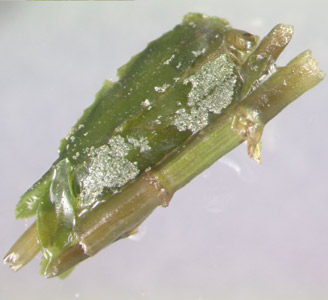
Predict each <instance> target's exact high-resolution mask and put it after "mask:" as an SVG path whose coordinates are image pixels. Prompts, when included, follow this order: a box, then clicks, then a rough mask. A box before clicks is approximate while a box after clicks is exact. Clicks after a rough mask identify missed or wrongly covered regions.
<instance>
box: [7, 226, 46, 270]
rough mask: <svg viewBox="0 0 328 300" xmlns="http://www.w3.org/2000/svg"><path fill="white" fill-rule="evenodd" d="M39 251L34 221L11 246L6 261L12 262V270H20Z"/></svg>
mask: <svg viewBox="0 0 328 300" xmlns="http://www.w3.org/2000/svg"><path fill="white" fill-rule="evenodd" d="M39 251H40V246H39V244H38V239H37V230H36V222H34V223H33V224H32V225H31V226H30V227H29V228H28V229H27V230H26V231H25V232H24V234H23V235H22V236H21V237H20V238H19V239H18V240H17V242H16V243H15V244H14V245H13V246H12V247H11V249H10V250H9V252H8V253H7V255H6V256H5V258H4V263H7V264H10V268H11V269H12V270H14V271H18V270H19V269H20V268H22V267H23V266H25V265H26V264H27V263H29V262H30V261H31V260H32V259H33V258H34V256H35V255H37V253H38V252H39Z"/></svg>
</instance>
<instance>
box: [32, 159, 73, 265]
mask: <svg viewBox="0 0 328 300" xmlns="http://www.w3.org/2000/svg"><path fill="white" fill-rule="evenodd" d="M73 184H74V181H73V177H72V173H71V165H70V163H69V161H68V160H67V159H64V160H62V161H60V162H59V163H58V164H57V165H56V167H55V168H54V172H53V178H52V182H51V185H50V190H49V196H48V197H45V198H44V199H42V200H41V203H40V207H39V209H38V215H37V227H38V236H39V243H40V246H41V249H42V251H43V252H44V254H45V259H46V261H51V260H52V259H54V258H55V257H56V256H57V255H58V253H59V252H60V251H61V250H62V249H63V248H65V246H67V245H68V244H69V243H70V242H72V240H73V239H74V235H73V228H74V225H75V222H76V207H77V201H76V197H75V195H74V193H73Z"/></svg>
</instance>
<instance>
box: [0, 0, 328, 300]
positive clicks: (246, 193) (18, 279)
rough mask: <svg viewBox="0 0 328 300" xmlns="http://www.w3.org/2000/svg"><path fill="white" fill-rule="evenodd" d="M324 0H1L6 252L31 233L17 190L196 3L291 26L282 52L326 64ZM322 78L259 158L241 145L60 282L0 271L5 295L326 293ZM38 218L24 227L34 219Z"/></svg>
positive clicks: (0, 216)
mask: <svg viewBox="0 0 328 300" xmlns="http://www.w3.org/2000/svg"><path fill="white" fill-rule="evenodd" d="M327 8H328V5H327V2H326V1H324V0H322V1H319V0H312V1H305V0H298V1H287V0H283V1H282V0H279V1H278V0H276V1H268V2H266V1H255V0H253V1H237V0H230V1H214V0H213V1H210V0H202V1H200V0H198V1H168V0H166V1H134V2H107V3H105V2H98V3H96V2H84V3H82V2H72V3H67V2H65V3H26V2H25V3H24V2H21V3H0V138H1V147H0V157H1V168H0V176H1V180H0V190H1V197H0V201H1V202H0V203H1V211H0V226H1V235H0V240H1V242H0V245H1V246H0V249H1V251H0V253H1V255H2V256H4V255H5V253H6V251H7V250H8V249H9V247H10V246H11V244H12V243H13V242H14V241H15V239H16V238H17V237H18V236H19V235H20V234H21V233H22V232H23V231H24V229H25V226H26V222H25V221H24V220H23V221H16V220H15V219H14V209H15V205H16V203H17V201H18V199H19V197H20V195H21V194H22V193H23V192H24V191H25V190H26V189H27V188H29V187H30V186H31V185H32V184H33V183H34V182H35V181H36V180H37V179H38V178H39V177H40V176H41V175H42V174H43V172H45V171H46V170H47V168H48V167H49V166H50V164H51V163H52V162H53V161H54V160H55V159H56V156H57V152H56V149H57V148H58V145H59V141H60V139H61V138H62V137H64V136H65V135H66V134H67V132H68V131H69V129H70V127H71V126H72V125H73V124H74V123H75V121H76V119H77V118H78V117H79V116H80V115H81V114H82V111H83V109H84V108H86V107H87V106H88V105H90V104H91V103H92V101H93V99H94V95H95V93H96V92H97V91H98V90H99V89H100V87H101V85H102V82H103V81H104V80H105V79H106V78H112V79H115V78H116V75H115V72H116V69H117V68H118V67H119V66H121V65H122V64H124V63H126V62H127V61H128V60H129V59H130V57H131V56H132V55H134V54H136V53H138V52H139V51H141V50H142V49H143V48H144V47H145V46H146V44H147V42H149V41H151V40H153V39H155V38H157V37H159V36H160V35H161V34H162V33H164V32H166V31H167V30H169V29H171V28H172V27H173V26H174V25H176V24H177V23H179V22H180V21H181V19H182V16H183V15H184V14H186V13H187V12H189V11H195V12H202V13H205V14H209V15H216V16H220V17H223V18H226V19H228V20H229V21H230V22H231V24H232V25H233V26H235V27H237V28H240V29H245V30H248V31H249V32H252V33H255V34H258V35H260V36H263V35H264V34H266V33H267V32H268V31H269V30H270V29H271V28H272V27H273V26H274V25H275V24H277V23H279V22H285V23H287V24H294V25H295V35H294V39H293V41H292V42H291V44H290V45H289V46H288V48H287V49H286V52H285V53H284V54H283V55H282V57H281V59H280V64H285V63H286V62H288V61H289V60H290V59H291V58H293V57H294V56H296V55H297V54H299V53H300V52H302V51H303V50H305V49H307V48H310V49H312V50H313V52H314V55H315V57H316V58H317V59H318V60H319V62H320V65H321V67H322V68H323V69H324V70H325V71H327V70H328V58H327V47H328V36H327V29H328V21H327V15H326V12H327ZM326 98H327V80H325V81H324V82H322V83H321V84H320V85H319V86H317V87H316V88H315V89H313V90H312V91H310V92H308V93H307V94H305V95H303V96H302V97H301V99H299V100H298V101H296V102H295V103H294V104H292V105H291V106H290V107H288V108H287V109H286V110H285V111H284V112H282V113H281V114H280V115H279V116H278V117H276V118H275V119H274V120H273V121H272V122H271V123H270V124H268V125H267V127H266V129H265V132H264V136H263V164H262V165H257V164H256V163H255V162H254V161H252V160H250V159H249V158H248V157H247V154H246V149H245V145H242V146H240V147H239V148H237V149H236V150H234V151H233V152H231V153H230V154H228V155H227V156H226V157H224V158H223V159H222V160H221V161H219V162H217V163H216V164H215V165H213V166H212V167H211V168H210V169H208V170H207V171H206V172H204V173H203V174H202V175H200V176H199V177H198V178H196V179H195V180H194V181H193V182H192V183H191V184H189V185H188V186H187V187H186V188H184V189H183V190H181V191H179V192H178V193H177V194H176V195H175V197H174V198H173V200H172V202H171V205H170V206H169V207H168V208H166V209H162V208H159V209H157V210H156V211H155V212H154V214H153V215H152V216H151V217H150V218H149V219H148V220H147V221H146V222H145V223H144V224H143V225H142V226H141V228H140V233H139V235H138V236H136V238H135V239H134V240H131V239H126V240H123V241H120V242H118V243H116V244H114V245H112V246H111V247H109V248H107V249H105V250H103V251H102V252H101V253H99V254H98V255H97V256H96V257H94V258H92V259H89V260H87V261H85V262H83V263H82V264H81V265H80V266H78V268H77V269H76V270H75V271H74V272H73V274H72V275H71V276H70V277H69V278H67V279H66V280H64V281H61V280H59V279H51V280H46V279H44V278H43V277H41V276H40V275H39V274H38V271H39V262H40V257H38V258H37V259H35V260H34V261H33V262H32V263H31V264H30V265H28V266H26V267H25V268H23V269H22V270H21V271H20V272H18V273H13V272H12V271H10V270H9V269H8V268H7V266H1V265H0V298H1V299H3V300H9V299H10V300H12V299H26V300H30V299H51V300H52V299H83V300H84V299H100V300H101V299H115V300H118V299H129V300H130V299H131V300H132V299H137V300H139V299H145V300H148V299H155V300H162V299H179V300H183V299H195V300H200V299H202V300H205V299H206V300H207V299H226V300H230V299H252V300H253V299H266V300H271V299H301V300H305V299H328V284H327V280H328V237H327V233H328V218H327V217H328V197H327V195H328V184H327V177H328V176H327V168H328V163H327V138H326V135H327V128H328V119H327V109H328V105H327V99H326ZM27 223H28V224H30V221H28V222H27Z"/></svg>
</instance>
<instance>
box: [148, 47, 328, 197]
mask: <svg viewBox="0 0 328 300" xmlns="http://www.w3.org/2000/svg"><path fill="white" fill-rule="evenodd" d="M323 77H324V74H323V72H322V71H321V70H320V69H319V68H318V66H317V62H316V61H315V59H314V58H313V57H312V55H311V52H310V51H305V52H303V53H302V54H300V55H299V56H297V57H296V58H295V59H293V60H292V61H291V62H290V63H289V64H288V65H287V66H286V67H283V68H281V69H280V70H279V71H277V72H276V73H275V74H274V75H272V76H271V77H270V78H269V79H268V80H267V81H266V82H265V83H263V85H262V86H260V87H259V88H258V89H257V90H256V91H255V92H253V93H252V94H250V95H249V96H247V97H246V98H245V99H244V100H243V101H242V102H241V103H237V104H236V105H234V106H233V107H231V108H230V109H228V110H227V111H226V112H225V114H224V115H223V116H222V117H221V118H219V119H218V120H217V121H216V122H215V123H212V124H210V125H209V126H207V127H206V128H205V129H204V130H202V131H201V132H199V133H198V134H196V135H194V136H192V137H191V139H189V141H188V142H187V143H186V144H185V145H184V146H183V149H180V150H179V151H177V152H175V153H173V154H172V155H170V156H169V157H167V158H166V159H165V160H164V161H163V162H162V163H161V164H160V165H159V167H158V168H157V169H155V170H154V175H155V176H157V177H158V178H159V182H160V183H161V185H162V186H164V187H165V189H167V190H168V191H170V192H171V193H174V192H175V191H177V190H178V189H180V188H182V187H183V186H185V185H186V184H187V183H188V182H189V181H190V180H192V179H193V178H194V177H196V176H197V175H198V174H200V173H201V172H203V171H204V170H205V169H206V168H208V167H209V166H210V165H212V164H213V163H214V162H215V161H217V160H218V159H219V158H220V157H222V156H223V155H224V154H226V153H228V152H229V151H231V150H232V149H233V148H235V147H236V146H238V145H239V144H240V143H242V142H243V141H245V140H248V143H249V145H248V146H249V155H250V156H251V157H254V158H257V155H259V154H257V153H254V152H255V151H256V150H255V149H256V144H258V143H259V142H260V137H261V134H262V130H263V126H264V125H265V124H266V123H267V122H268V121H270V120H271V119H272V118H273V117H274V116H276V115H277V114H278V113H279V112H280V111H281V110H283V109H284V108H285V107H286V106H287V105H288V104H290V103H292V102H293V101H294V100H295V99H296V98H297V97H299V96H300V95H301V94H303V93H304V92H305V91H307V90H308V89H310V88H312V87H313V86H315V85H316V84H317V83H319V82H320V81H321V80H322V79H323ZM236 123H237V124H236Z"/></svg>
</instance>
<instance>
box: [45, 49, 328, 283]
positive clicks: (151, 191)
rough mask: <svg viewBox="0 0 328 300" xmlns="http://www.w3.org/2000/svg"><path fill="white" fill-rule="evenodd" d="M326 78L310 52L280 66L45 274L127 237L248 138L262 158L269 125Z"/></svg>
mask: <svg viewBox="0 0 328 300" xmlns="http://www.w3.org/2000/svg"><path fill="white" fill-rule="evenodd" d="M323 77H324V74H323V72H322V71H321V70H320V69H319V68H318V66H317V62H316V60H315V59H314V58H313V57H312V55H311V53H310V51H305V52H304V53H302V54H300V55H299V56H298V57H296V58H295V59H293V60H292V61H291V62H290V63H289V64H288V65H287V66H286V67H284V68H281V69H279V70H278V71H277V72H276V73H275V74H274V75H272V76H271V77H270V78H269V79H268V80H267V81H266V82H265V83H263V85H261V86H259V87H258V88H257V90H256V91H255V92H253V93H252V94H250V95H248V96H247V97H246V98H245V99H244V100H243V101H242V102H239V103H237V104H235V105H234V106H232V107H231V108H229V109H227V110H226V112H225V113H224V115H222V117H220V118H219V119H218V120H217V121H216V122H214V123H212V124H210V125H209V126H207V127H206V128H205V129H203V130H202V131H200V132H199V133H197V134H195V135H193V136H192V137H191V138H190V139H189V140H188V141H187V142H186V143H185V144H184V145H183V146H182V147H181V148H180V149H178V150H177V151H175V152H173V153H172V154H170V155H169V156H167V157H165V158H164V159H163V160H162V161H161V162H160V163H159V165H158V166H157V167H156V168H155V169H153V170H152V171H150V172H148V173H145V174H144V175H142V176H140V177H139V178H138V179H137V180H135V181H134V182H133V183H131V184H130V185H128V186H127V187H126V188H125V189H124V190H123V191H122V192H121V193H119V194H116V195H114V196H113V197H112V198H111V199H110V201H107V202H106V201H105V202H103V203H100V204H99V205H98V206H97V207H96V209H94V210H93V211H91V212H90V213H88V214H87V215H86V216H85V218H84V219H83V220H81V222H80V223H79V225H78V228H77V232H78V237H79V238H78V240H79V242H78V243H77V244H75V245H73V246H72V247H71V248H69V249H68V250H67V251H64V252H63V253H62V254H61V255H60V256H59V257H58V258H57V259H56V260H54V261H53V262H52V264H51V265H50V267H49V268H48V270H46V274H45V276H47V277H53V276H57V275H59V274H61V273H63V272H65V271H67V270H68V269H70V268H71V267H72V266H73V265H74V264H76V263H77V262H79V261H82V260H83V259H85V258H86V257H87V256H89V255H90V256H91V255H94V254H96V253H97V252H98V251H99V250H101V249H102V248H104V247H105V246H107V245H109V244H110V243H113V242H115V241H116V240H118V239H119V238H120V237H122V236H124V235H127V233H128V232H129V231H132V230H133V229H134V228H135V227H137V226H138V225H139V224H140V223H141V222H142V221H143V220H144V219H145V218H146V217H147V216H148V215H149V214H150V213H151V212H152V211H153V210H154V209H155V208H156V207H157V206H159V205H161V204H162V205H163V204H164V206H166V204H167V202H168V201H169V199H170V198H171V196H172V195H173V194H174V192H175V191H177V190H178V189H180V188H182V187H183V186H184V185H186V184H187V183H188V182H189V181H190V180H192V179H193V178H194V177H196V176H197V175H198V174H200V173H201V172H202V171H203V170H205V169H206V168H207V167H209V166H210V165H211V164H213V163H214V162H215V161H216V160H218V159H219V158H220V157H221V156H223V155H224V154H226V153H228V152H229V151H230V150H232V149H233V148H235V147H236V146H238V145H239V144H240V143H242V142H243V141H245V140H247V141H248V149H249V155H250V156H251V157H253V158H255V159H257V160H258V161H260V158H259V155H260V153H259V147H258V145H259V143H260V137H261V134H262V130H263V126H264V125H265V124H266V123H267V122H268V121H269V120H271V119H272V118H273V117H274V116H275V115H276V114H278V113H279V112H280V111H281V110H282V109H284V108H285V107H286V106H287V105H288V104H290V103H291V102H293V101H294V100H295V99H296V98H297V97H298V96H300V95H301V94H302V93H304V92H305V91H307V90H308V89H310V88H312V87H313V86H315V85H316V84H317V83H319V82H320V81H321V80H322V79H323ZM104 200H106V199H104ZM82 250H83V251H82Z"/></svg>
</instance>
